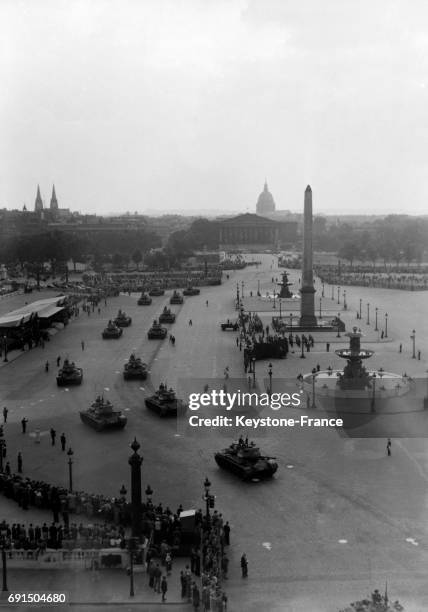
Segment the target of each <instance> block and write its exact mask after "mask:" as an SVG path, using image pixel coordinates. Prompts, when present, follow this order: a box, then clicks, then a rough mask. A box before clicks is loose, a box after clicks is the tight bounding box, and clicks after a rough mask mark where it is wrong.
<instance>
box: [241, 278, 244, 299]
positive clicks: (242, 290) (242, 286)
mask: <svg viewBox="0 0 428 612" xmlns="http://www.w3.org/2000/svg"><path fill="white" fill-rule="evenodd" d="M243 297H244V281H241V298H243Z"/></svg>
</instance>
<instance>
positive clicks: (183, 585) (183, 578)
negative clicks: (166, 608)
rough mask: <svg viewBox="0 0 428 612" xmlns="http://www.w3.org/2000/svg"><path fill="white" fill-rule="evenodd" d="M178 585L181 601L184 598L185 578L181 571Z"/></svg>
mask: <svg viewBox="0 0 428 612" xmlns="http://www.w3.org/2000/svg"><path fill="white" fill-rule="evenodd" d="M180 585H181V599H184V598H185V597H186V576H185V575H184V572H183V570H181V572H180Z"/></svg>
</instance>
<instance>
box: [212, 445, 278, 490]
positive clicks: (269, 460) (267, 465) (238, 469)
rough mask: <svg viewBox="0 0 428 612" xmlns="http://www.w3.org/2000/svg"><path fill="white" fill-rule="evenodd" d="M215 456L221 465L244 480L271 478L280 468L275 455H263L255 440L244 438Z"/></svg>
mask: <svg viewBox="0 0 428 612" xmlns="http://www.w3.org/2000/svg"><path fill="white" fill-rule="evenodd" d="M214 458H215V460H216V463H217V465H218V466H219V467H221V468H223V469H224V470H228V471H229V472H233V473H234V474H236V475H237V476H240V478H242V480H261V479H265V478H271V477H272V476H273V475H274V474H275V472H276V471H277V469H278V464H277V463H276V461H275V457H265V456H263V455H262V454H261V453H260V449H259V447H258V446H256V444H255V442H248V439H246V440H243V438H240V439H239V441H238V442H233V443H232V444H231V445H230V446H229V448H225V449H224V450H222V451H219V452H217V453H216V454H215V455H214Z"/></svg>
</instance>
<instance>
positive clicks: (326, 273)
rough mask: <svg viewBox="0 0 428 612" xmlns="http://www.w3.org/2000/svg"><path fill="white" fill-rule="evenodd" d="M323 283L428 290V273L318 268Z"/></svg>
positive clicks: (335, 267) (318, 274)
mask: <svg viewBox="0 0 428 612" xmlns="http://www.w3.org/2000/svg"><path fill="white" fill-rule="evenodd" d="M316 274H317V276H318V277H319V278H320V280H321V282H323V283H327V284H329V285H340V286H343V285H354V286H358V287H374V288H377V289H402V290H405V291H426V290H428V272H414V271H413V272H380V271H378V272H373V270H371V271H366V270H364V271H362V270H359V269H354V270H345V271H344V270H338V268H337V266H334V267H333V266H331V267H327V266H322V267H318V268H316Z"/></svg>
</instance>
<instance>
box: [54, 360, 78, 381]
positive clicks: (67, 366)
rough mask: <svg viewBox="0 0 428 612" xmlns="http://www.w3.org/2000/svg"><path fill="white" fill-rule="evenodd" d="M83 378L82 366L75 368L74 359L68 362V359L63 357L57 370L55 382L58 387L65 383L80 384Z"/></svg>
mask: <svg viewBox="0 0 428 612" xmlns="http://www.w3.org/2000/svg"><path fill="white" fill-rule="evenodd" d="M82 379H83V370H82V368H77V367H76V365H75V363H74V361H72V362H70V361H69V360H68V359H64V363H63V366H62V368H61V369H60V370H59V371H58V375H57V377H56V384H57V385H58V387H63V386H66V385H80V384H81V383H82Z"/></svg>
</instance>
